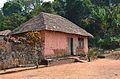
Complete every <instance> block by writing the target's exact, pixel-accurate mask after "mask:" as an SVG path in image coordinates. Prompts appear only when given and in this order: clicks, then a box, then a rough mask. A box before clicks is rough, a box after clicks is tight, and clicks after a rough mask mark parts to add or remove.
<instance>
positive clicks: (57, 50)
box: [44, 31, 88, 56]
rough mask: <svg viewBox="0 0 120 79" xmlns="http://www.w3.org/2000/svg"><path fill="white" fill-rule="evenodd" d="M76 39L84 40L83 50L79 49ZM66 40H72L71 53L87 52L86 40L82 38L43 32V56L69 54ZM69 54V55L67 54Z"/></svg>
mask: <svg viewBox="0 0 120 79" xmlns="http://www.w3.org/2000/svg"><path fill="white" fill-rule="evenodd" d="M78 37H81V38H84V48H83V49H79V47H78V46H79V44H78ZM68 38H73V47H74V48H73V49H74V50H73V51H74V54H77V53H80V52H85V53H87V52H88V38H87V37H82V36H78V35H71V34H66V33H61V32H52V31H45V48H44V55H45V56H53V55H60V54H62V55H63V54H65V53H69V50H68ZM69 54H70V53H69Z"/></svg>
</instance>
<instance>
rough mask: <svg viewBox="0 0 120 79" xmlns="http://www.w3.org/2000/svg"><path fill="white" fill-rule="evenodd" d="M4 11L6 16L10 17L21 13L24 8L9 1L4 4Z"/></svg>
mask: <svg viewBox="0 0 120 79" xmlns="http://www.w3.org/2000/svg"><path fill="white" fill-rule="evenodd" d="M2 11H3V14H4V15H5V16H9V15H12V14H13V13H20V12H21V11H22V7H21V5H20V4H19V3H15V2H12V1H9V2H6V3H5V4H4V6H3V8H2Z"/></svg>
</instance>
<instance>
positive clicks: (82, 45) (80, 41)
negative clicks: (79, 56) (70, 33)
mask: <svg viewBox="0 0 120 79" xmlns="http://www.w3.org/2000/svg"><path fill="white" fill-rule="evenodd" d="M78 43H79V48H81V49H82V48H84V38H78Z"/></svg>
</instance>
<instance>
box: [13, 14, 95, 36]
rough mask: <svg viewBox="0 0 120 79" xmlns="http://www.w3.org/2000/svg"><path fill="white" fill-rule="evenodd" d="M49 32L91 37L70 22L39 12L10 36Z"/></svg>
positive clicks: (57, 16)
mask: <svg viewBox="0 0 120 79" xmlns="http://www.w3.org/2000/svg"><path fill="white" fill-rule="evenodd" d="M40 30H50V31H59V32H64V33H71V34H78V35H83V36H90V37H93V36H92V35H91V34H90V33H88V32H86V31H85V30H83V29H82V28H80V27H79V26H77V25H76V24H74V23H72V22H71V21H69V20H67V19H65V18H63V17H61V16H59V15H53V14H49V13H44V12H41V13H40V14H39V15H38V16H36V17H34V18H32V19H30V20H29V21H27V22H25V23H24V24H22V25H21V26H20V27H18V28H16V29H15V30H13V31H12V34H19V33H24V32H29V31H40Z"/></svg>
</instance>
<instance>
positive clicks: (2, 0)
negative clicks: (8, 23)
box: [0, 0, 53, 8]
mask: <svg viewBox="0 0 120 79" xmlns="http://www.w3.org/2000/svg"><path fill="white" fill-rule="evenodd" d="M6 1H7V0H0V8H2V7H3V5H4V3H5V2H6ZM44 1H53V0H44Z"/></svg>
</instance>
